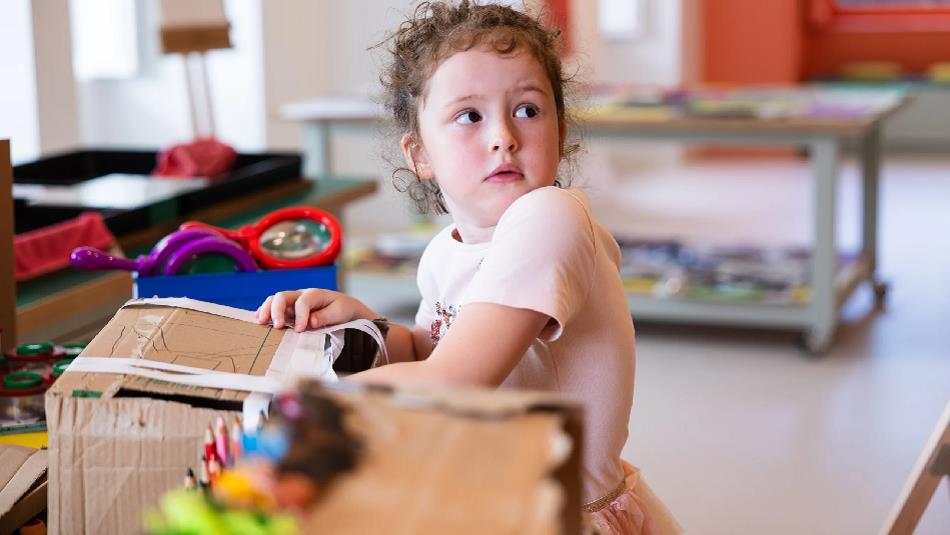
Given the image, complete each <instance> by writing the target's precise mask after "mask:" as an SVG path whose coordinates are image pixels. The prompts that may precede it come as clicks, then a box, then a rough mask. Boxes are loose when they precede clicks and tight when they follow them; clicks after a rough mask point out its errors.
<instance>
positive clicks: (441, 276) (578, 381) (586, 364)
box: [416, 187, 636, 501]
mask: <svg viewBox="0 0 950 535" xmlns="http://www.w3.org/2000/svg"><path fill="white" fill-rule="evenodd" d="M453 230H454V226H451V225H450V226H449V227H447V228H445V229H443V230H442V231H441V232H440V233H439V234H438V235H437V236H436V237H435V238H433V240H432V242H431V243H430V244H429V245H428V247H426V250H425V253H424V254H423V255H422V260H421V262H420V264H419V274H418V283H419V290H420V292H421V294H422V303H421V304H420V306H419V311H418V312H417V313H416V325H418V326H420V327H422V328H425V329H427V330H429V331H430V333H431V335H432V339H433V343H438V340H439V339H440V338H441V336H443V335H444V334H445V332H446V330H447V329H449V328H450V327H451V324H452V322H453V321H454V320H455V318H456V316H457V315H458V314H462V313H464V309H465V304H466V303H495V304H499V305H506V306H510V307H516V308H526V309H531V310H536V311H538V312H542V313H544V314H547V315H548V316H550V317H551V318H553V319H554V320H555V321H554V322H552V323H551V324H550V325H548V327H546V328H545V329H544V330H543V331H542V333H541V336H540V337H539V338H537V339H536V340H535V341H534V342H533V343H532V345H531V347H530V349H529V350H528V352H527V353H525V356H524V357H523V358H522V359H521V361H519V363H518V364H517V366H515V368H514V370H512V372H511V374H510V375H509V376H508V377H507V379H505V381H504V383H503V384H502V388H518V389H531V390H547V391H555V392H560V393H563V394H565V395H567V396H569V397H571V398H573V399H577V400H579V401H581V402H582V403H583V404H584V413H585V421H584V440H585V443H584V473H583V480H584V484H583V486H584V496H585V501H590V500H594V499H596V498H599V497H601V496H603V495H604V494H606V493H608V492H610V491H611V490H613V489H614V488H616V487H617V485H618V484H619V483H620V482H621V481H622V480H623V468H622V467H621V463H620V452H621V449H622V448H623V445H624V443H625V442H626V440H627V425H628V421H629V417H630V406H631V404H632V401H633V381H634V370H635V368H636V353H635V349H634V340H633V322H632V321H631V318H630V311H629V308H628V305H627V300H626V294H625V293H624V289H623V284H622V282H621V280H620V249H619V247H618V246H617V242H616V241H614V239H613V237H612V236H611V235H610V233H608V232H607V231H606V230H605V229H604V228H603V227H602V226H601V225H600V223H598V222H597V221H595V220H594V218H593V217H592V215H591V211H590V203H589V201H588V199H587V196H586V195H585V194H584V193H583V192H581V191H580V190H576V189H560V188H556V187H545V188H540V189H537V190H534V191H532V192H530V193H527V194H525V195H523V196H521V197H520V198H519V199H518V200H516V201H515V202H514V203H512V205H511V206H510V207H509V208H508V210H506V211H505V213H504V215H502V217H501V220H500V221H499V222H498V226H497V227H496V228H495V232H494V235H493V237H492V239H491V241H490V242H486V243H478V244H466V243H462V242H459V241H458V240H456V239H455V238H454V237H453ZM485 334H486V336H490V335H491V333H485Z"/></svg>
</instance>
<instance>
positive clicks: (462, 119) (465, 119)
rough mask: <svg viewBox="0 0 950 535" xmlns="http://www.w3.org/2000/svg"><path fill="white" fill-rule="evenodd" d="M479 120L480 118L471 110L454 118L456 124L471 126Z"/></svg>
mask: <svg viewBox="0 0 950 535" xmlns="http://www.w3.org/2000/svg"><path fill="white" fill-rule="evenodd" d="M481 120H482V116H481V115H479V113H478V112H477V111H473V110H469V111H463V112H462V113H461V114H459V116H458V117H456V118H455V122H457V123H458V124H473V123H477V122H478V121H481Z"/></svg>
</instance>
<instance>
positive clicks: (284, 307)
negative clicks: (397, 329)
mask: <svg viewBox="0 0 950 535" xmlns="http://www.w3.org/2000/svg"><path fill="white" fill-rule="evenodd" d="M376 317H378V315H377V314H376V313H374V312H373V311H372V309H370V308H369V307H368V306H366V305H364V304H363V303H362V302H361V301H360V300H358V299H355V298H353V297H350V296H348V295H346V294H344V293H340V292H334V291H332V290H321V289H318V288H308V289H306V290H293V291H288V292H278V293H276V294H274V295H272V296H270V297H268V298H267V299H266V300H264V303H263V304H261V306H260V307H258V309H257V322H258V323H260V324H265V323H267V322H269V321H272V320H273V323H274V328H275V329H281V328H283V327H284V326H285V325H290V324H293V329H294V331H296V332H298V333H299V332H303V331H304V330H306V329H317V328H319V327H324V326H327V325H336V324H338V323H346V322H348V321H352V320H355V319H359V318H364V319H373V318H376Z"/></svg>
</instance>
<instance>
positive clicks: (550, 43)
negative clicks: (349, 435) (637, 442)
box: [258, 1, 680, 533]
mask: <svg viewBox="0 0 950 535" xmlns="http://www.w3.org/2000/svg"><path fill="white" fill-rule="evenodd" d="M556 38H557V32H555V31H551V30H547V29H545V28H544V27H542V26H541V25H540V24H539V23H538V21H536V20H534V19H532V18H531V17H530V16H528V15H525V14H523V13H520V12H518V11H515V10H513V9H510V8H507V7H502V6H498V5H476V4H473V3H470V2H468V1H461V2H459V3H458V4H449V3H443V2H432V3H425V4H422V5H421V6H419V7H418V9H417V10H416V11H415V14H414V15H413V17H412V18H410V19H409V20H407V21H406V22H404V23H403V24H402V25H401V26H400V28H399V30H398V31H397V32H396V33H395V35H394V36H393V37H392V53H393V58H392V62H391V64H390V65H388V67H387V69H386V71H385V73H384V75H383V84H384V86H385V88H386V89H387V93H388V107H389V109H390V110H391V111H392V113H393V118H394V120H395V123H396V126H397V128H399V129H400V130H401V131H402V140H401V143H402V151H403V154H404V156H405V160H406V164H407V169H405V170H403V171H409V172H411V173H412V184H411V185H410V187H409V189H410V194H411V196H412V197H413V199H414V200H416V201H417V203H419V204H420V206H421V207H422V208H427V207H433V208H435V209H436V211H447V212H448V213H449V214H451V216H452V219H453V224H452V225H450V226H449V227H447V228H445V229H444V230H443V231H442V232H440V233H439V234H438V235H437V236H436V237H435V238H434V239H433V240H432V242H431V243H430V244H429V245H428V247H427V248H426V250H425V253H424V254H423V256H422V260H421V262H420V265H419V273H418V284H419V289H420V292H421V294H422V303H421V304H420V306H419V310H418V312H417V314H416V323H415V326H414V327H412V328H406V327H402V326H397V325H392V326H391V327H390V329H389V332H388V334H387V338H386V348H387V350H388V353H389V357H390V364H388V365H385V366H380V367H377V368H374V369H371V370H368V371H366V372H363V373H359V374H355V375H352V376H350V377H349V379H351V380H359V381H372V382H388V383H399V384H420V383H430V384H431V383H437V384H443V385H446V384H448V385H477V386H487V387H502V388H523V389H535V390H552V391H557V392H562V393H564V394H565V395H568V396H571V397H573V398H575V399H579V400H581V401H582V402H583V403H584V408H585V438H584V440H585V443H584V450H583V451H584V468H583V494H584V497H585V498H584V499H585V502H586V503H585V505H584V510H585V511H587V512H588V513H589V514H590V520H591V522H592V524H593V525H594V526H595V527H597V528H599V529H600V531H601V532H603V533H675V532H678V531H680V529H679V526H678V525H677V524H676V521H675V520H674V519H673V517H672V516H671V515H670V513H669V511H668V510H667V509H666V508H665V507H664V506H663V504H662V502H660V501H659V500H658V499H657V498H656V496H655V495H654V494H653V493H652V492H651V491H650V489H649V487H647V486H646V484H645V482H644V481H643V480H641V479H640V477H639V471H638V470H637V469H636V468H634V467H633V466H631V465H629V464H627V463H625V462H623V461H622V460H621V459H620V452H621V449H622V448H623V445H624V443H625V442H626V439H627V425H628V422H629V417H630V407H631V402H632V399H633V380H634V368H635V351H634V336H633V324H632V322H631V320H630V312H629V310H628V308H627V301H626V297H625V294H624V289H623V285H622V284H621V280H620V274H619V265H620V250H619V248H618V246H617V243H616V242H615V241H614V240H613V238H612V237H611V236H610V234H609V233H608V232H607V231H606V230H605V229H604V228H603V227H602V226H601V225H600V224H599V223H598V222H597V221H595V220H594V218H593V217H592V215H591V210H590V205H589V202H588V200H587V197H586V196H585V195H584V194H583V193H582V192H580V191H578V190H575V189H562V188H560V185H559V183H558V180H557V171H558V166H559V164H560V162H561V160H562V159H563V158H564V156H565V152H566V148H565V134H566V127H565V106H564V95H563V83H564V79H563V74H562V71H561V64H560V60H559V59H558V56H557V55H556V53H555V44H556ZM357 318H366V319H376V318H378V315H377V314H376V313H375V312H373V311H372V310H371V309H369V308H368V307H367V306H366V305H364V304H363V303H361V302H360V301H358V300H356V299H354V298H352V297H349V296H347V295H345V294H341V293H337V292H332V291H328V290H319V289H308V290H299V291H288V292H280V293H278V294H276V295H274V296H271V297H269V298H268V299H267V300H266V301H265V302H264V303H263V304H262V305H261V307H260V309H259V310H258V319H259V321H260V322H261V323H267V322H269V321H273V324H274V326H275V327H277V328H281V327H283V326H284V325H288V326H289V325H290V324H291V323H292V324H293V327H294V329H295V330H297V331H302V330H304V329H307V328H318V327H322V326H325V325H332V324H337V323H343V322H346V321H350V320H353V319H357Z"/></svg>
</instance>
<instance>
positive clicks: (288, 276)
mask: <svg viewBox="0 0 950 535" xmlns="http://www.w3.org/2000/svg"><path fill="white" fill-rule="evenodd" d="M132 277H133V280H134V282H135V284H134V286H133V297H189V298H191V299H197V300H199V301H208V302H211V303H217V304H219V305H227V306H229V307H235V308H243V309H245V310H256V309H257V307H259V306H260V304H261V303H263V302H264V299H266V298H267V296H269V295H273V294H275V293H277V292H280V291H283V290H299V289H301V288H326V289H328V290H336V289H337V285H336V266H327V267H318V268H308V269H275V270H271V271H257V272H254V273H202V274H198V275H176V276H173V277H139V276H137V275H136V274H133V276H132Z"/></svg>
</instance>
